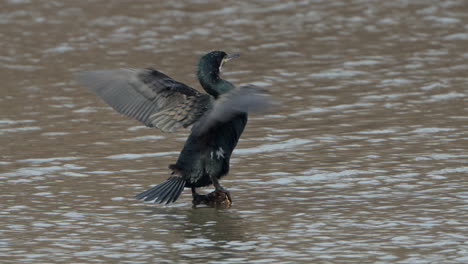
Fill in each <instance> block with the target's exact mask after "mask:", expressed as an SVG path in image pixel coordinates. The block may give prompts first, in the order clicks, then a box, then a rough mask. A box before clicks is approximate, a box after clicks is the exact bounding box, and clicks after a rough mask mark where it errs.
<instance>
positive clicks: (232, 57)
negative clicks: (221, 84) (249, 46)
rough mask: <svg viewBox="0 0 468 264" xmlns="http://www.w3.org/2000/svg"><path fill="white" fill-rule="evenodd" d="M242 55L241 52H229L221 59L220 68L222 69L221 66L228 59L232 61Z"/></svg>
mask: <svg viewBox="0 0 468 264" xmlns="http://www.w3.org/2000/svg"><path fill="white" fill-rule="evenodd" d="M238 57H240V54H239V53H233V54H228V55H226V56H224V58H223V60H222V61H221V65H219V70H220V71H221V68H222V67H223V65H224V63H226V62H227V61H230V60H232V59H234V58H238Z"/></svg>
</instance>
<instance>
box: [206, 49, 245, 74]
mask: <svg viewBox="0 0 468 264" xmlns="http://www.w3.org/2000/svg"><path fill="white" fill-rule="evenodd" d="M239 56H240V55H239V54H237V53H233V54H227V53H226V52H224V51H219V50H215V51H211V52H209V53H207V54H205V55H204V56H203V57H201V58H200V62H199V63H198V68H199V70H201V71H204V72H205V73H206V74H209V73H215V74H216V75H219V73H220V71H221V68H222V67H223V65H224V64H225V63H226V62H228V61H230V60H232V59H234V58H237V57H239Z"/></svg>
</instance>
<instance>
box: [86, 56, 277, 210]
mask: <svg viewBox="0 0 468 264" xmlns="http://www.w3.org/2000/svg"><path fill="white" fill-rule="evenodd" d="M236 57H239V55H238V54H232V55H228V54H226V53H225V52H223V51H212V52H209V53H208V54H206V55H204V56H202V57H201V59H200V61H199V63H198V70H197V77H198V80H199V82H200V84H201V86H202V87H203V89H204V90H205V91H206V92H207V93H208V94H205V93H201V92H199V91H197V90H195V89H193V88H191V87H189V86H187V85H185V84H183V83H180V82H177V81H175V80H173V79H171V78H170V77H169V76H167V75H165V74H164V73H162V72H160V71H157V70H155V69H143V70H132V69H116V70H99V71H89V72H82V73H79V74H78V76H77V78H78V81H79V82H80V83H81V84H82V85H84V86H86V87H88V88H90V90H92V91H93V92H94V93H96V94H97V95H98V96H99V97H101V99H103V100H104V101H105V102H106V103H108V104H109V105H110V106H111V107H113V108H114V109H115V110H117V111H118V112H119V113H122V114H124V115H127V116H129V117H131V118H134V119H137V120H139V121H141V122H142V123H144V124H145V125H146V126H148V127H156V128H159V129H160V130H162V131H163V132H173V131H175V130H177V129H178V128H180V127H188V126H190V125H193V126H192V129H191V134H190V136H189V137H188V139H187V141H186V142H185V145H184V148H183V149H182V152H181V153H180V155H179V158H178V159H177V162H176V163H175V164H172V165H170V166H169V169H170V170H172V173H171V176H170V177H169V178H168V179H167V180H166V181H164V182H163V183H161V184H159V185H157V186H155V187H153V188H151V189H149V190H147V191H145V192H143V193H141V194H139V195H137V196H136V198H138V199H144V200H145V201H151V200H155V202H160V203H163V202H166V204H167V203H171V202H175V201H176V200H177V199H178V198H179V195H180V194H181V192H182V191H183V189H184V188H185V187H187V188H191V189H192V195H193V199H194V201H193V202H194V204H199V203H202V202H207V200H209V199H212V198H213V197H214V196H207V195H200V194H198V193H197V192H196V188H199V187H204V186H208V185H211V184H213V185H214V187H215V192H213V193H216V194H225V196H224V197H226V196H227V198H228V199H229V203H230V202H231V201H232V200H231V197H230V195H229V192H228V191H227V190H226V189H224V188H223V187H222V186H221V185H220V184H219V181H218V180H219V179H220V178H221V177H223V176H225V175H226V174H227V173H228V172H229V160H230V158H231V153H232V151H233V150H234V148H235V147H236V145H237V142H238V140H239V137H240V136H241V134H242V132H243V130H244V127H245V125H246V124H247V113H248V112H252V111H263V110H265V109H266V108H268V107H269V106H270V100H269V98H268V94H267V92H266V91H265V90H263V89H259V88H255V87H252V86H240V87H235V86H234V85H233V84H231V83H230V82H228V81H226V80H223V79H221V78H220V70H221V67H222V66H223V65H224V63H225V62H227V61H229V60H231V59H233V58H236Z"/></svg>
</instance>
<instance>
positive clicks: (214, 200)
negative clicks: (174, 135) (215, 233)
mask: <svg viewBox="0 0 468 264" xmlns="http://www.w3.org/2000/svg"><path fill="white" fill-rule="evenodd" d="M192 197H193V200H192V204H193V208H197V205H207V206H209V207H216V208H229V207H231V204H232V202H231V196H230V194H229V192H228V191H227V190H224V189H222V191H221V190H219V189H218V190H215V191H213V192H211V193H208V194H206V195H201V194H198V193H196V192H195V191H194V190H193V189H192Z"/></svg>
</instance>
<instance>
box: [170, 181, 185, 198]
mask: <svg viewBox="0 0 468 264" xmlns="http://www.w3.org/2000/svg"><path fill="white" fill-rule="evenodd" d="M177 188H180V189H182V190H183V189H184V188H185V182H180V183H179V185H178V187H177ZM181 193H182V191H180V192H178V193H177V192H176V193H175V196H174V198H173V199H172V200H171V203H173V202H175V201H177V199H179V196H180V194H181Z"/></svg>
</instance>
